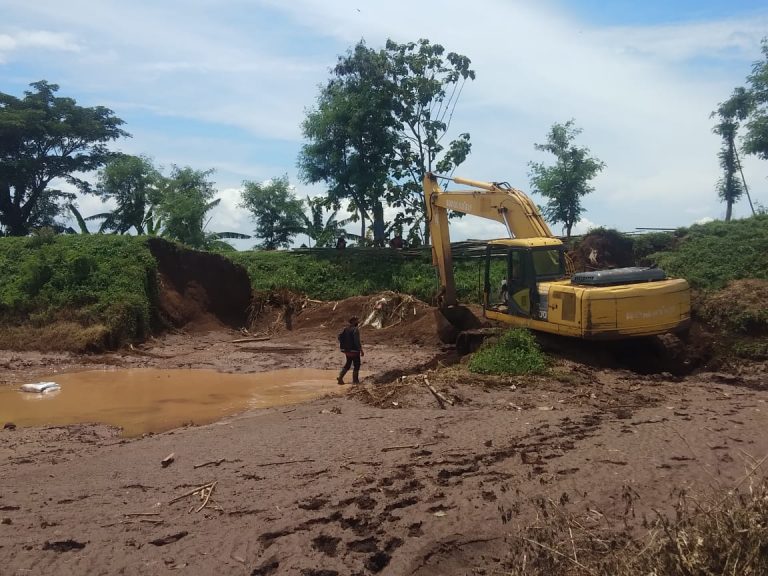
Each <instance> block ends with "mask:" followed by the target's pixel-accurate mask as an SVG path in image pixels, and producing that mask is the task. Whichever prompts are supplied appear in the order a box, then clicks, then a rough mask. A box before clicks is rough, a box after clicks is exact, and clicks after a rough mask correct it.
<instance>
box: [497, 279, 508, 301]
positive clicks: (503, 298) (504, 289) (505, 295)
mask: <svg viewBox="0 0 768 576" xmlns="http://www.w3.org/2000/svg"><path fill="white" fill-rule="evenodd" d="M499 297H500V298H501V303H502V304H507V303H508V301H509V289H508V288H507V279H506V278H504V279H503V280H502V281H501V290H499Z"/></svg>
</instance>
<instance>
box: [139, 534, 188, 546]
mask: <svg viewBox="0 0 768 576" xmlns="http://www.w3.org/2000/svg"><path fill="white" fill-rule="evenodd" d="M187 534H189V532H187V531H186V530H183V531H182V532H176V533H175V534H169V535H168V536H163V537H162V538H155V539H154V540H150V541H149V543H150V544H154V545H155V546H165V545H166V544H173V543H174V542H178V541H179V540H181V539H182V538H184V536H186V535H187Z"/></svg>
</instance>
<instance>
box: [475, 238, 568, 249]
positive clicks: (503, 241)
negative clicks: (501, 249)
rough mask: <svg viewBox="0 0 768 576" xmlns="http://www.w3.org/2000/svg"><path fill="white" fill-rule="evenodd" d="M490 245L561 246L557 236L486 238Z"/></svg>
mask: <svg viewBox="0 0 768 576" xmlns="http://www.w3.org/2000/svg"><path fill="white" fill-rule="evenodd" d="M488 244H490V245H491V246H509V247H510V248H541V247H544V248H547V247H550V246H562V245H563V243H562V241H561V240H560V239H559V238H500V239H498V240H488Z"/></svg>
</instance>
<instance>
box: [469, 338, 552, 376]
mask: <svg viewBox="0 0 768 576" xmlns="http://www.w3.org/2000/svg"><path fill="white" fill-rule="evenodd" d="M467 367H468V369H469V371H470V372H475V373H477V374H512V375H521V374H543V373H544V372H546V371H547V368H548V361H547V357H546V356H545V355H544V353H543V352H542V351H541V349H540V348H539V345H538V344H537V343H536V340H535V339H534V337H533V335H532V334H531V333H530V332H529V331H528V330H526V329H524V328H513V329H512V330H508V331H507V332H505V333H504V334H502V335H501V336H500V337H499V338H497V339H492V340H488V341H486V342H485V343H484V344H483V346H482V347H481V348H480V350H478V351H477V352H475V354H474V355H473V356H472V358H470V360H469V365H468V366H467Z"/></svg>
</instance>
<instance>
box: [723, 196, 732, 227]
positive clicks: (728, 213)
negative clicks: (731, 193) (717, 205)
mask: <svg viewBox="0 0 768 576" xmlns="http://www.w3.org/2000/svg"><path fill="white" fill-rule="evenodd" d="M731 214H733V200H728V207H727V208H726V209H725V221H726V222H730V221H731Z"/></svg>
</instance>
